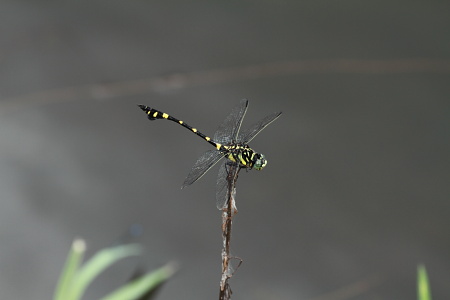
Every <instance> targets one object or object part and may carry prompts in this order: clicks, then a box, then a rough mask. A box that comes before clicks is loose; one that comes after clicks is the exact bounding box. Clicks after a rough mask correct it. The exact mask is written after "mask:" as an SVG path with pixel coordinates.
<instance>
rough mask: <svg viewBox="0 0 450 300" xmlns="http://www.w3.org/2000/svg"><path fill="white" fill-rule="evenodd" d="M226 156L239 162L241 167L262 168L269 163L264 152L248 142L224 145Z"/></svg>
mask: <svg viewBox="0 0 450 300" xmlns="http://www.w3.org/2000/svg"><path fill="white" fill-rule="evenodd" d="M223 148H224V150H225V157H226V158H228V159H229V160H231V161H233V162H237V163H239V165H240V166H241V167H244V168H248V169H256V170H261V169H262V168H264V167H265V166H266V165H267V160H266V158H265V157H264V155H263V154H260V153H257V152H255V151H254V150H253V149H252V148H250V147H249V146H248V145H247V144H230V145H227V146H223Z"/></svg>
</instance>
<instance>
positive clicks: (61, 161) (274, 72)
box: [0, 1, 450, 300]
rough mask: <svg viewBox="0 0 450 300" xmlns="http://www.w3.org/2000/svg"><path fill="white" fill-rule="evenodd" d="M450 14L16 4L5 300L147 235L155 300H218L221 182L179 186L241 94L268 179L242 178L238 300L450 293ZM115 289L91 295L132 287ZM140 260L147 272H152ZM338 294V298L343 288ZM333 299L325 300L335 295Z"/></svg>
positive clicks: (1, 256) (2, 137) (424, 7)
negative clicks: (75, 252)
mask: <svg viewBox="0 0 450 300" xmlns="http://www.w3.org/2000/svg"><path fill="white" fill-rule="evenodd" d="M449 11H450V4H449V2H446V1H432V2H422V1H372V2H368V1H301V2H300V1H189V2H188V1H172V2H169V1H166V2H164V1H156V2H151V1H1V9H0V204H1V206H0V270H1V272H0V298H1V299H49V298H50V297H51V295H52V293H53V288H54V286H55V284H56V281H57V278H58V275H59V272H60V269H61V267H62V265H63V261H64V259H65V256H66V253H67V251H68V248H69V246H70V244H71V241H72V240H73V238H75V237H78V236H81V237H84V238H86V240H87V242H88V245H89V254H92V253H93V252H94V251H95V250H98V249H100V248H101V247H104V246H108V245H110V244H111V243H112V242H113V241H114V240H115V239H116V238H117V237H118V236H120V235H121V234H122V233H123V232H124V231H125V230H126V228H127V227H128V226H130V225H131V224H134V223H139V224H141V225H142V226H143V228H144V233H143V237H142V238H141V242H142V244H144V245H145V247H146V249H147V253H146V255H145V259H144V260H143V261H144V262H145V264H146V265H147V266H148V267H149V268H155V267H157V266H160V265H161V264H163V263H164V262H166V261H168V260H176V261H178V262H179V263H180V264H181V271H180V272H179V273H178V275H177V276H176V277H175V278H174V279H173V280H172V281H170V282H169V283H168V284H167V285H166V286H165V287H164V289H163V290H162V291H161V293H160V297H159V299H161V300H164V299H217V296H218V282H219V277H220V248H221V237H220V213H219V212H218V211H217V210H216V208H215V200H214V197H215V187H214V185H215V180H216V174H217V169H214V170H213V171H211V173H209V174H207V176H205V177H204V178H202V179H201V181H199V182H198V183H196V184H195V185H193V186H191V187H189V188H186V189H184V190H180V186H181V184H182V182H183V180H184V177H185V176H186V175H187V173H188V171H189V169H190V167H191V166H192V164H193V163H194V162H195V160H196V158H197V157H198V156H199V155H200V154H201V153H202V152H203V151H205V150H207V149H209V148H208V147H209V145H208V144H206V143H205V142H203V141H202V140H201V139H199V138H197V137H195V136H194V135H192V134H190V133H189V132H188V131H186V130H184V129H182V128H179V127H177V126H176V125H175V124H171V123H169V122H164V121H159V122H152V123H150V122H148V121H147V120H146V119H145V115H144V114H143V113H142V112H141V111H140V110H139V109H138V108H137V107H136V104H137V103H142V104H146V105H149V106H153V107H156V108H158V109H160V110H163V111H166V112H168V113H170V114H172V115H174V116H175V117H178V118H180V119H183V120H185V121H186V122H188V123H189V124H191V125H195V126H196V127H197V128H199V129H200V130H201V131H204V132H205V133H206V134H209V135H213V133H214V131H215V130H216V128H217V126H218V125H219V124H220V123H221V121H222V120H223V119H224V118H225V117H226V115H227V114H228V113H229V111H230V110H231V108H232V107H233V106H235V105H237V104H238V103H239V100H240V99H241V98H248V99H249V100H250V108H249V111H248V113H247V116H246V119H245V120H244V127H245V126H246V125H247V126H249V125H251V124H252V123H253V122H256V121H257V120H258V119H259V118H261V117H263V116H264V115H266V114H269V113H271V112H274V111H280V110H281V111H283V115H282V117H281V118H280V119H279V120H277V121H276V122H275V123H273V124H272V125H270V127H268V128H267V129H266V130H265V131H263V132H262V133H261V134H260V135H259V136H258V137H257V138H255V140H254V141H253V142H252V147H253V148H254V149H256V150H257V151H260V152H263V153H264V154H265V155H266V156H267V157H268V160H269V164H268V166H267V168H266V169H264V171H262V172H256V171H251V172H249V173H245V172H243V173H241V176H240V178H239V182H238V192H237V201H238V208H239V214H238V216H237V217H236V219H235V223H234V232H233V241H232V249H233V253H234V254H235V255H237V256H239V257H241V258H243V259H244V264H243V265H242V267H241V268H240V269H239V271H238V272H237V273H236V274H235V277H234V278H233V279H232V281H231V286H232V288H233V290H234V292H235V293H234V297H233V299H261V300H264V299H280V300H284V299H361V300H369V299H370V300H374V299H415V289H416V287H415V276H416V275H415V272H416V266H417V264H418V263H424V264H425V265H426V266H427V269H428V272H429V276H430V280H431V287H432V291H433V294H434V296H435V299H448V297H450V239H449V238H450V229H449V227H450V201H449V195H450V176H449V175H450V174H449V173H450V168H449V167H450V159H449V158H450V156H449V150H450V139H449V137H450V134H449V132H450V131H449V130H450V125H449V120H450V118H449V116H450V34H449V28H450V27H449V26H450V18H449V17H448V12H449ZM135 263H136V261H125V262H122V263H120V264H118V265H117V266H115V267H114V268H113V269H110V270H109V272H108V273H106V274H104V275H103V276H102V277H100V278H99V279H98V280H97V281H96V282H94V285H93V286H91V287H90V289H89V291H88V295H87V297H86V299H97V298H99V297H100V296H101V295H103V294H104V293H105V292H107V291H109V290H110V289H111V288H113V287H114V286H116V285H118V284H120V283H121V282H122V281H123V280H125V279H126V278H127V276H128V274H129V273H130V272H131V267H132V266H133V265H134V264H135ZM137 263H140V262H137ZM336 291H337V292H336ZM328 293H332V294H331V295H329V298H316V297H320V296H323V295H327V294H328Z"/></svg>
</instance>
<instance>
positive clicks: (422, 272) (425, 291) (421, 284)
mask: <svg viewBox="0 0 450 300" xmlns="http://www.w3.org/2000/svg"><path fill="white" fill-rule="evenodd" d="M417 299H418V300H432V299H431V290H430V284H429V281H428V275H427V270H426V269H425V266H424V265H419V266H418V267H417Z"/></svg>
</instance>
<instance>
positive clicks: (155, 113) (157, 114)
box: [138, 105, 223, 150]
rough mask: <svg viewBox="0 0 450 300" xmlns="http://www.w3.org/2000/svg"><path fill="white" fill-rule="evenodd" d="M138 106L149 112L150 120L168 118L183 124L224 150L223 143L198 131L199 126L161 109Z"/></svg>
mask: <svg viewBox="0 0 450 300" xmlns="http://www.w3.org/2000/svg"><path fill="white" fill-rule="evenodd" d="M138 106H139V108H140V109H142V110H143V111H144V112H145V113H146V114H147V116H148V119H149V120H151V121H153V120H157V119H166V120H170V121H172V122H175V123H177V124H179V125H181V126H183V127H184V128H187V129H189V130H190V131H192V132H193V133H195V134H196V135H198V136H199V137H201V138H202V139H204V140H205V141H207V142H208V143H210V144H211V145H213V146H214V147H215V148H216V149H217V150H223V146H222V145H221V144H218V143H215V142H213V141H212V140H211V138H210V137H208V136H206V135H204V134H203V133H201V132H200V131H198V130H197V128H194V127H192V126H190V125H188V124H186V123H185V122H183V121H181V120H178V119H177V118H174V117H172V116H171V115H169V114H166V113H163V112H162V111H159V110H157V109H154V108H150V107H148V106H146V105H138Z"/></svg>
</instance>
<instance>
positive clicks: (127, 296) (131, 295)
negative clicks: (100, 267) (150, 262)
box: [101, 263, 176, 300]
mask: <svg viewBox="0 0 450 300" xmlns="http://www.w3.org/2000/svg"><path fill="white" fill-rule="evenodd" d="M175 271H176V266H175V265H174V264H173V263H169V264H167V265H165V266H163V267H161V268H159V269H157V270H155V271H152V272H150V273H148V274H146V275H143V276H141V277H139V278H137V279H135V280H133V281H131V282H129V283H128V284H126V285H124V286H123V287H121V288H118V289H117V290H115V291H114V292H112V293H111V294H109V295H107V296H106V297H104V298H102V299H101V300H133V299H137V298H139V297H141V296H142V295H144V294H145V293H147V292H148V291H150V290H152V289H154V288H156V287H158V286H159V285H160V284H161V283H163V282H164V281H166V280H167V279H168V278H170V277H171V276H172V275H173V274H174V273H175Z"/></svg>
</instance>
